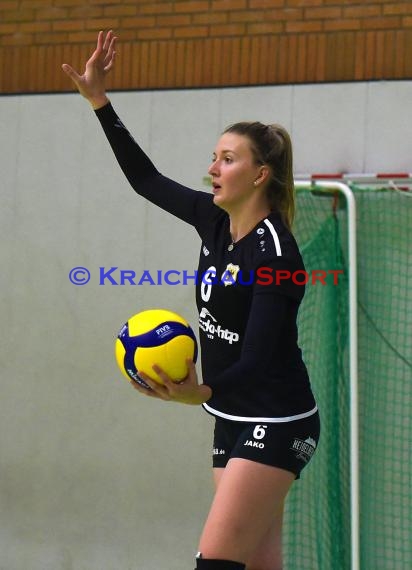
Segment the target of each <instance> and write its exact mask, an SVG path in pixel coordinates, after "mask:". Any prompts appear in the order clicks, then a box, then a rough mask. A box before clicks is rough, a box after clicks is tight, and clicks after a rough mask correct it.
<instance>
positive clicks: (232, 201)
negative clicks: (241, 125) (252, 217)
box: [208, 133, 260, 211]
mask: <svg viewBox="0 0 412 570" xmlns="http://www.w3.org/2000/svg"><path fill="white" fill-rule="evenodd" d="M259 170H260V167H259V165H257V164H256V162H255V160H254V157H253V154H252V150H251V148H250V142H249V139H248V138H247V137H245V136H243V135H238V134H236V133H225V134H223V135H222V136H221V137H220V139H219V140H218V143H217V145H216V149H215V152H214V153H213V162H212V164H211V165H210V167H209V170H208V172H209V174H210V176H211V177H212V186H213V194H214V203H215V204H216V205H217V206H220V207H221V208H223V209H224V210H227V211H230V210H232V209H234V208H236V207H237V206H239V205H241V204H242V203H246V202H247V201H248V200H249V199H250V198H251V195H252V194H253V190H254V185H253V183H254V181H255V180H256V179H257V178H258V177H259Z"/></svg>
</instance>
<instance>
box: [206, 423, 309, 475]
mask: <svg viewBox="0 0 412 570" xmlns="http://www.w3.org/2000/svg"><path fill="white" fill-rule="evenodd" d="M319 434H320V421H319V414H318V412H316V413H315V414H313V415H311V416H309V417H308V418H304V419H301V420H294V421H291V422H284V423H266V424H257V423H244V422H236V421H231V420H224V419H222V418H219V417H216V424H215V432H214V439H213V467H226V465H227V462H228V461H229V459H231V458H232V457H241V458H243V459H250V460H251V461H256V462H257V463H264V464H266V465H271V466H272V467H279V468H281V469H286V470H287V471H291V472H292V473H294V474H295V475H296V478H297V479H299V476H300V472H301V471H302V469H303V468H304V467H305V466H306V465H307V464H308V463H309V461H310V460H311V458H312V456H313V454H314V452H315V450H316V446H317V445H318V441H319Z"/></svg>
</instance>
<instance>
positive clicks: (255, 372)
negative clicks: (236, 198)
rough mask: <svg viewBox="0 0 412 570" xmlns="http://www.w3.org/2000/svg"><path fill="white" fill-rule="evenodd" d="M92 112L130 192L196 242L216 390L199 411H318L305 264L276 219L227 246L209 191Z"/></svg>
mask: <svg viewBox="0 0 412 570" xmlns="http://www.w3.org/2000/svg"><path fill="white" fill-rule="evenodd" d="M96 115H97V117H98V119H99V121H100V123H101V125H102V127H103V129H104V132H105V134H106V136H107V139H108V141H109V143H110V145H111V147H112V149H113V152H114V154H115V156H116V158H117V161H118V163H119V165H120V167H121V169H122V170H123V172H124V174H125V176H126V178H127V179H128V181H129V183H130V185H131V186H132V187H133V189H134V190H135V191H136V192H137V193H138V194H139V195H141V196H143V197H144V198H146V199H147V200H149V201H150V202H152V203H153V204H156V205H157V206H159V207H160V208H162V209H164V210H166V211H167V212H169V213H171V214H172V215H174V216H177V217H178V218H179V219H181V220H183V221H184V222H186V223H188V224H190V225H192V226H193V227H194V228H195V230H196V231H197V233H198V235H199V236H200V239H201V242H202V243H201V247H200V255H199V264H198V271H197V283H196V304H197V308H198V311H199V339H200V345H201V354H202V377H203V382H204V383H205V384H207V385H208V386H210V387H211V388H212V397H211V398H210V399H209V400H208V401H207V402H206V403H205V404H203V407H204V408H205V410H206V411H207V412H209V413H211V414H212V415H215V416H219V417H223V418H226V419H229V420H234V421H244V422H265V423H266V422H287V421H293V420H296V419H300V418H304V417H307V416H310V415H311V414H314V413H315V412H316V410H317V407H316V402H315V399H314V397H313V394H312V390H311V386H310V381H309V377H308V373H307V369H306V367H305V364H304V362H303V359H302V354H301V350H300V348H299V346H298V333H297V322H296V321H297V314H298V309H299V305H300V303H301V301H302V298H303V295H304V286H303V285H302V284H299V282H300V283H301V282H302V280H301V279H299V278H298V275H299V274H301V273H302V272H304V270H305V268H304V264H303V261H302V258H301V255H300V253H299V249H298V246H297V244H296V241H295V239H294V237H293V235H292V234H291V233H290V231H289V230H288V229H287V228H286V226H285V225H284V224H283V222H282V220H281V217H280V215H279V214H278V213H276V212H273V213H271V214H270V215H269V216H267V217H266V218H265V219H263V220H261V221H260V222H259V223H258V224H257V225H256V226H255V227H254V228H253V229H252V231H251V232H249V233H248V234H247V235H246V236H244V237H243V238H242V239H240V240H239V241H238V242H236V243H233V242H232V238H231V235H230V220H229V216H228V214H227V213H226V212H225V211H224V210H222V209H221V208H219V207H218V206H216V205H215V204H214V202H213V195H212V194H211V193H208V192H203V191H199V190H193V189H191V188H188V187H186V186H184V185H182V184H179V183H178V182H176V181H174V180H171V179H169V178H167V177H166V176H164V175H162V174H161V173H160V172H158V170H157V169H156V167H155V166H154V165H153V163H152V161H151V160H150V159H149V158H148V156H147V155H146V154H145V153H144V151H143V150H142V149H141V148H140V146H139V145H138V144H137V142H136V141H135V140H134V139H133V137H132V136H131V135H130V133H129V131H128V130H127V129H126V127H125V126H124V125H123V123H122V122H121V120H120V119H119V117H118V116H117V114H116V112H115V111H114V109H113V107H112V105H111V104H110V103H108V104H107V105H106V106H104V107H102V108H100V109H98V110H97V111H96Z"/></svg>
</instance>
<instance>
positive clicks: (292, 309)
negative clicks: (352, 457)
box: [63, 32, 319, 570]
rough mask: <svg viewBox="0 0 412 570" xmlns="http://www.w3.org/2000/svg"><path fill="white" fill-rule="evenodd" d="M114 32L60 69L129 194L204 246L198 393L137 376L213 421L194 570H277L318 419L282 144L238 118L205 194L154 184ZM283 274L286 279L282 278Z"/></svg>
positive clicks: (281, 137) (155, 393)
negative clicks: (286, 514) (111, 78)
mask: <svg viewBox="0 0 412 570" xmlns="http://www.w3.org/2000/svg"><path fill="white" fill-rule="evenodd" d="M115 40H116V38H115V37H114V36H113V34H112V32H108V33H107V34H106V35H105V36H104V34H103V32H100V33H99V35H98V41H97V48H96V50H95V51H94V53H93V55H92V56H91V58H90V59H89V60H88V61H87V63H86V68H85V71H84V73H83V75H79V74H78V73H77V72H76V71H74V70H73V69H72V68H71V67H70V66H68V65H67V64H64V65H63V69H64V71H65V72H66V73H67V74H68V75H69V76H70V77H71V78H72V79H73V81H74V83H75V84H76V86H77V88H78V90H79V91H80V93H81V94H82V95H83V96H84V97H86V99H87V100H88V101H89V102H90V103H91V105H92V107H93V108H94V110H95V112H96V115H97V117H98V119H99V120H100V122H101V124H102V127H103V129H104V132H105V134H106V136H107V138H108V140H109V143H110V145H111V147H112V149H113V151H114V154H115V156H116V158H117V160H118V162H119V164H120V166H121V168H122V169H123V172H124V174H125V175H126V177H127V179H128V180H129V182H130V184H131V185H132V187H133V188H134V189H135V191H136V192H137V193H139V194H140V195H142V196H144V197H145V198H147V199H149V200H150V201H151V202H153V203H155V204H157V205H158V206H160V207H161V208H163V209H165V210H167V211H169V212H170V213H172V214H174V215H175V216H177V217H179V218H180V219H182V220H184V221H185V222H188V223H190V224H192V225H193V226H194V227H195V229H196V230H197V232H198V234H199V236H200V238H201V240H202V247H201V251H200V260H199V270H198V277H199V278H198V283H197V285H196V301H197V306H198V309H199V335H200V341H201V348H202V374H203V384H199V383H198V379H197V375H196V370H195V367H194V365H193V364H191V366H190V372H189V375H188V377H187V378H186V380H185V381H184V382H183V383H181V384H174V383H173V382H171V381H170V379H169V378H168V377H167V376H166V375H165V374H164V373H163V372H162V371H161V370H160V369H159V368H157V369H156V370H157V371H158V372H159V374H160V375H161V376H162V378H163V380H164V386H159V385H158V384H156V383H154V382H152V381H151V380H150V378H148V377H147V376H143V375H142V376H143V378H144V380H145V381H146V382H147V384H148V385H149V387H150V388H149V389H147V388H144V387H142V386H139V385H138V384H136V386H135V387H136V389H137V390H139V392H141V393H143V394H146V395H148V396H151V397H155V398H160V399H163V400H170V401H174V402H182V403H186V404H197V405H200V404H202V405H203V407H204V408H205V409H206V410H207V411H208V412H209V413H210V414H212V415H213V416H215V421H216V425H215V439H214V445H213V466H214V477H215V482H216V493H215V497H214V501H213V503H212V506H211V509H210V512H209V515H208V518H207V520H206V523H205V526H204V530H203V533H202V536H201V538H200V543H199V553H198V556H197V560H196V564H197V566H196V568H197V569H198V570H244V569H245V568H247V569H248V570H280V569H281V568H282V555H281V526H282V515H283V505H284V501H285V498H286V495H287V493H288V491H289V489H290V486H291V485H292V483H293V481H294V480H295V479H296V478H298V477H299V475H300V472H301V470H302V468H303V467H304V466H305V465H306V464H307V463H308V461H309V460H310V458H311V457H312V455H313V452H314V451H315V448H316V445H317V442H318V437H319V417H318V411H317V406H316V402H315V400H314V397H313V395H312V391H311V388H310V383H309V378H308V374H307V371H306V368H305V365H304V363H303V361H302V357H301V352H300V349H299V348H298V345H297V327H296V318H297V312H298V307H299V304H300V302H301V300H302V297H303V293H304V290H303V287H302V286H299V285H296V284H295V283H294V282H293V280H292V279H291V278H290V276H291V275H292V274H293V272H295V271H299V270H303V269H304V267H303V263H302V259H301V256H300V254H299V251H298V248H297V245H296V242H295V240H294V238H293V236H292V234H291V231H290V227H291V223H292V218H293V212H294V199H293V178H292V149H291V143H290V139H289V136H288V134H287V133H286V132H285V130H284V129H282V128H281V127H279V126H273V125H272V126H265V125H263V124H261V123H238V124H235V125H233V126H231V127H229V128H228V129H226V131H225V132H224V133H223V135H222V136H221V138H220V139H219V141H218V142H217V145H216V148H215V150H214V153H213V161H212V164H211V165H210V168H209V174H210V176H211V178H212V182H213V192H212V193H205V192H200V191H195V190H192V189H189V188H186V187H184V186H182V185H180V184H178V183H177V182H174V181H173V180H170V179H168V178H166V177H164V176H163V175H161V174H160V173H159V172H158V171H157V170H156V168H155V166H154V165H153V164H152V162H151V161H150V159H149V158H148V157H147V156H146V155H145V154H144V152H143V151H142V150H141V149H140V147H139V146H138V144H137V143H136V142H135V141H134V139H133V138H132V137H131V135H130V134H129V132H128V131H127V130H126V128H125V126H124V125H123V124H122V122H121V121H120V119H119V118H118V116H117V115H116V113H115V111H114V109H113V107H112V106H111V103H110V101H109V99H108V98H107V95H106V92H105V86H104V77H105V75H106V74H107V73H108V72H109V71H110V69H111V68H112V67H113V63H114V56H115V51H114V44H115ZM288 276H289V278H288Z"/></svg>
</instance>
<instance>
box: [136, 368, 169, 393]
mask: <svg viewBox="0 0 412 570" xmlns="http://www.w3.org/2000/svg"><path fill="white" fill-rule="evenodd" d="M153 370H155V367H153ZM159 370H160V369H159ZM155 372H157V370H155ZM161 372H162V373H163V371H161ZM163 375H164V373H163ZM139 376H140V377H141V378H142V380H144V381H145V382H146V384H147V385H148V386H149V390H147V388H143V387H141V390H138V391H139V392H140V393H143V394H146V395H150V396H154V397H155V398H160V399H162V400H166V401H169V400H171V395H170V393H169V389H168V386H167V384H166V382H165V384H164V385H161V384H159V383H158V382H155V381H154V380H152V378H150V376H148V375H147V374H145V373H144V372H140V371H139ZM159 376H160V374H159ZM160 377H161V376H160ZM161 378H162V377H161ZM166 379H167V377H166ZM162 380H163V378H162ZM142 390H143V391H142Z"/></svg>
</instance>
